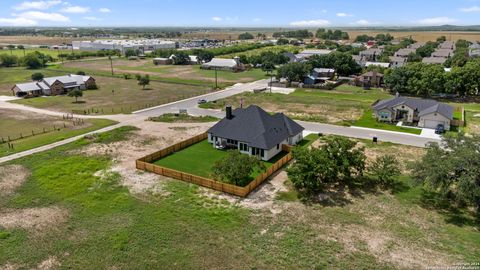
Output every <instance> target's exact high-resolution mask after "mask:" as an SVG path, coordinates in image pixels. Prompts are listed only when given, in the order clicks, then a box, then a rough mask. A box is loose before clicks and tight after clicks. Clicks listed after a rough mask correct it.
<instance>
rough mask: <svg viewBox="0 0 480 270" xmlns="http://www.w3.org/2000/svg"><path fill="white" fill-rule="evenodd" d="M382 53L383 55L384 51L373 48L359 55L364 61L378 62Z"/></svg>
mask: <svg viewBox="0 0 480 270" xmlns="http://www.w3.org/2000/svg"><path fill="white" fill-rule="evenodd" d="M382 53H383V49H380V48H376V49H374V48H371V49H367V50H365V51H361V52H360V54H359V55H360V57H361V58H362V60H363V61H370V62H376V61H377V60H378V59H379V58H380V55H381V54H382Z"/></svg>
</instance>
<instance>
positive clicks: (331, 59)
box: [308, 52, 362, 76]
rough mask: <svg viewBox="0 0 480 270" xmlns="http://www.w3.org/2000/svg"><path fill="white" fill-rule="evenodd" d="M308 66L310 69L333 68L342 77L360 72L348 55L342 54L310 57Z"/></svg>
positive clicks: (335, 53)
mask: <svg viewBox="0 0 480 270" xmlns="http://www.w3.org/2000/svg"><path fill="white" fill-rule="evenodd" d="M308 64H309V65H310V66H311V67H312V68H334V69H335V71H336V72H337V73H338V74H340V75H342V76H348V75H352V74H355V73H358V72H360V71H361V70H362V69H361V67H360V66H359V65H358V64H357V63H356V62H355V60H353V58H352V56H351V55H350V54H348V53H342V52H332V53H329V54H326V55H314V56H312V57H310V59H309V61H308Z"/></svg>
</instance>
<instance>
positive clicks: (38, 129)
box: [0, 108, 115, 156]
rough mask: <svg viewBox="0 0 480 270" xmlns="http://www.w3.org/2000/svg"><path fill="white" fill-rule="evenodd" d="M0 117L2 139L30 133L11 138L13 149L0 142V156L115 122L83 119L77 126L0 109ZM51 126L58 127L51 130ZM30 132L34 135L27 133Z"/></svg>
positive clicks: (55, 119)
mask: <svg viewBox="0 0 480 270" xmlns="http://www.w3.org/2000/svg"><path fill="white" fill-rule="evenodd" d="M0 119H1V121H0V137H1V138H3V139H4V140H5V141H7V140H8V138H11V139H12V140H13V139H18V138H21V136H25V137H27V136H30V137H27V138H24V139H19V140H14V141H12V144H13V145H14V148H13V149H10V148H9V147H8V144H7V143H2V144H0V156H6V155H10V154H13V153H17V152H21V151H25V150H28V149H32V148H35V147H39V146H42V145H46V144H50V143H53V142H56V141H60V140H63V139H67V138H70V137H74V136H77V135H80V134H83V133H87V132H90V131H93V130H97V129H100V128H103V127H106V126H109V125H112V124H114V123H115V122H114V121H110V120H106V119H85V120H84V121H83V123H82V124H81V125H74V124H73V122H72V120H64V119H62V118H60V117H53V116H45V115H39V114H35V113H31V112H27V111H18V110H10V109H1V108H0ZM54 128H55V129H60V130H54ZM44 130H45V131H46V132H45V133H44ZM32 133H33V134H38V135H35V136H31V135H32ZM0 140H1V139H0Z"/></svg>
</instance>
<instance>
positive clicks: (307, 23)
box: [290, 19, 330, 27]
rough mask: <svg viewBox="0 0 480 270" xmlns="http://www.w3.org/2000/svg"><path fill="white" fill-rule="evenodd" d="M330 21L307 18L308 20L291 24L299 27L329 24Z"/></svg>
mask: <svg viewBox="0 0 480 270" xmlns="http://www.w3.org/2000/svg"><path fill="white" fill-rule="evenodd" d="M329 24H330V22H329V21H327V20H322V19H318V20H306V21H296V22H291V23H290V25H291V26H297V27H308V26H327V25H329Z"/></svg>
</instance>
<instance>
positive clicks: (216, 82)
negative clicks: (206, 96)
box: [215, 67, 218, 90]
mask: <svg viewBox="0 0 480 270" xmlns="http://www.w3.org/2000/svg"><path fill="white" fill-rule="evenodd" d="M216 89H218V75H217V67H215V90H216Z"/></svg>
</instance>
